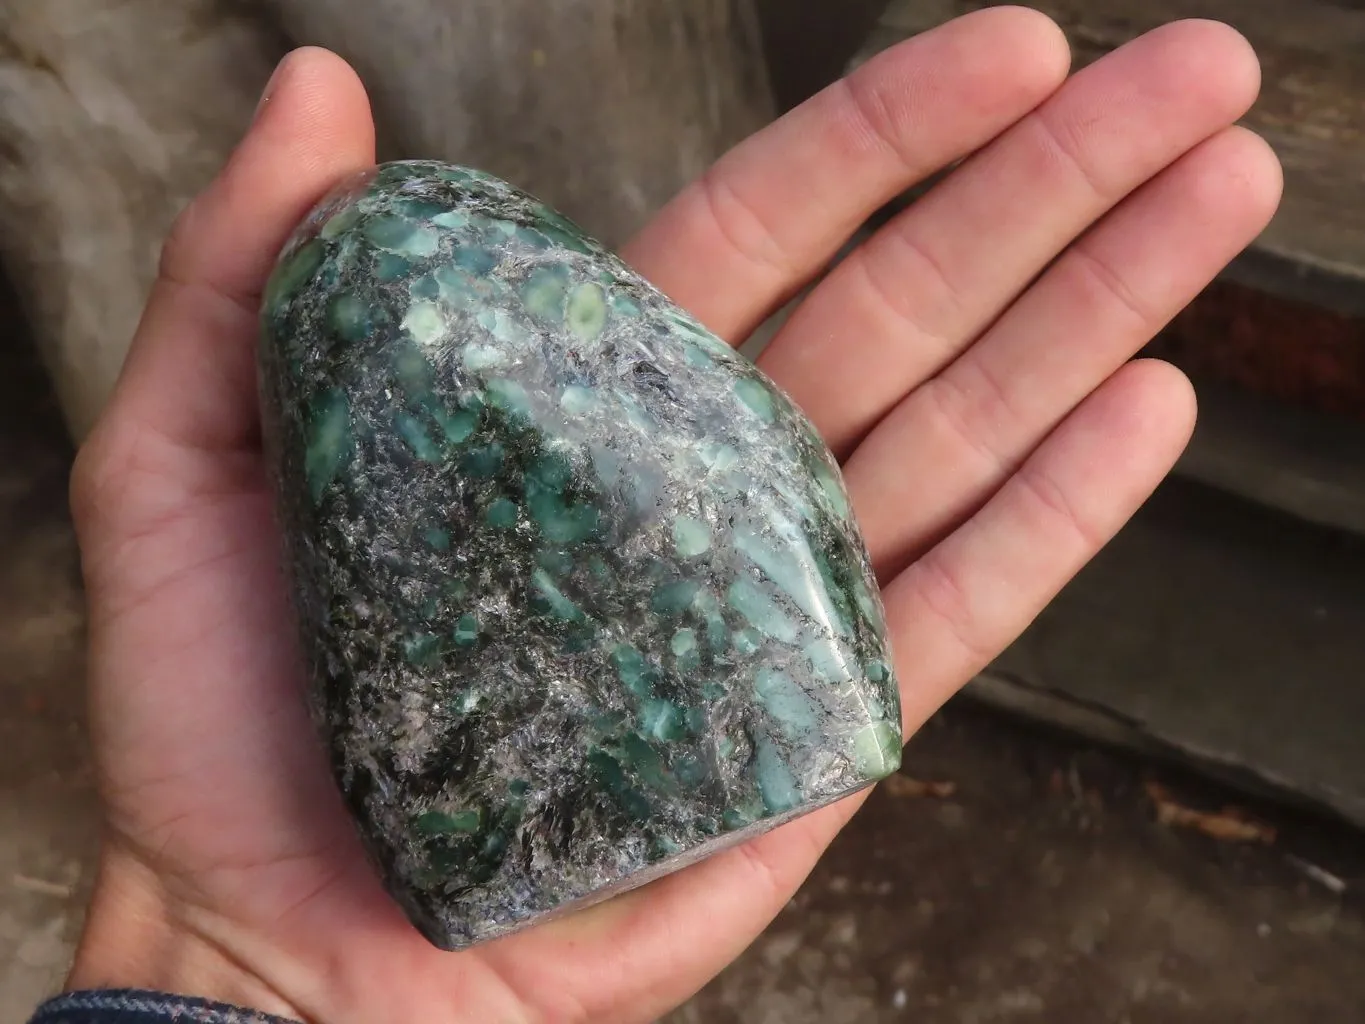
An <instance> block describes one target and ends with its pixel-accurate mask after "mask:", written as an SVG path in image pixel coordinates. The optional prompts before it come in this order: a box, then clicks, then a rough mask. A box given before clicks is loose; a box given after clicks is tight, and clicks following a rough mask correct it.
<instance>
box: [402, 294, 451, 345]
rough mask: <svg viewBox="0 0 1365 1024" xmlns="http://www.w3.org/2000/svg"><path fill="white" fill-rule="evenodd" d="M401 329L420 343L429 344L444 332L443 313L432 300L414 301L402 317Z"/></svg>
mask: <svg viewBox="0 0 1365 1024" xmlns="http://www.w3.org/2000/svg"><path fill="white" fill-rule="evenodd" d="M403 329H404V330H405V331H407V332H408V333H409V334H410V335H412V337H413V340H414V341H416V342H418V343H419V344H421V345H431V344H433V343H434V342H435V341H437V340H438V339H439V338H440V337H441V336H442V335H444V334H445V332H446V319H445V314H444V313H442V312H441V307H440V306H438V305H437V304H436V303H434V302H414V303H413V304H412V305H410V306H409V307H408V312H407V315H406V316H404V317H403Z"/></svg>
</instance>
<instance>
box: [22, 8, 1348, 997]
mask: <svg viewBox="0 0 1365 1024" xmlns="http://www.w3.org/2000/svg"><path fill="white" fill-rule="evenodd" d="M979 6H985V4H983V3H979V2H970V0H893V2H891V3H886V2H885V0H594V2H593V3H591V4H589V3H588V2H587V0H404V2H403V3H401V4H400V3H398V2H397V0H392V2H388V3H379V2H370V3H363V4H362V3H359V2H358V0H0V263H2V264H3V268H4V274H5V282H4V285H3V287H2V288H0V700H3V707H4V714H3V716H0V1024H19V1022H21V1021H23V1020H24V1019H26V1017H27V1015H28V1013H29V1012H30V1010H31V1008H32V1007H33V1006H34V1005H35V1004H36V1002H37V1001H38V1000H39V999H40V998H41V997H43V996H44V995H45V994H47V993H48V992H50V991H51V990H52V989H53V987H54V986H56V985H58V984H60V981H61V977H62V974H63V971H64V970H65V967H66V964H67V960H68V958H69V956H70V953H71V948H72V943H73V941H74V939H75V937H76V935H77V933H78V930H79V927H80V915H81V908H82V906H83V903H84V899H85V897H86V895H87V893H88V887H89V885H90V883H91V869H92V863H93V855H94V843H95V839H96V835H95V817H94V814H95V798H94V794H93V791H92V780H91V775H90V770H89V764H88V757H87V752H86V738H85V733H84V723H83V710H82V700H83V698H82V685H83V670H84V666H83V653H82V643H83V629H84V621H83V614H84V613H83V605H82V595H81V591H80V582H79V576H78V571H77V555H76V550H75V545H74V541H73V538H72V534H71V528H70V522H69V518H68V514H67V510H66V495H65V487H66V474H67V472H68V469H69V465H70V460H71V457H72V452H73V450H74V444H75V443H76V441H78V439H79V438H80V437H81V436H82V435H83V433H84V432H85V430H87V429H88V427H89V423H90V421H91V419H92V418H93V416H94V415H95V413H96V412H97V411H98V408H99V405H100V403H101V402H102V401H103V397H104V395H105V394H107V389H108V386H109V383H110V382H111V380H112V377H113V373H114V372H115V370H116V368H117V365H118V362H119V360H120V359H121V357H122V351H123V347H124V346H125V345H126V342H127V337H128V335H129V334H130V333H131V330H132V326H133V324H134V323H135V320H136V316H137V312H138V310H139V309H140V307H141V303H142V300H143V294H144V291H145V288H146V286H147V284H148V283H149V281H150V278H151V274H152V271H153V269H154V266H155V259H156V250H157V246H158V244H159V242H160V239H161V237H162V236H163V235H164V233H165V231H166V229H167V227H168V226H169V224H170V221H171V219H172V218H173V216H174V215H175V213H176V212H177V211H178V209H179V208H180V207H181V206H182V205H183V204H184V202H185V201H186V200H188V198H189V197H190V196H191V195H193V194H194V192H195V191H197V190H198V188H200V187H201V186H202V185H203V184H204V183H205V182H206V181H207V179H208V177H209V176H210V175H211V174H212V173H213V171H214V169H215V168H216V167H217V165H218V164H219V163H220V162H221V160H222V159H223V157H224V156H225V155H226V153H227V152H228V150H229V149H230V147H231V146H232V144H233V143H234V141H235V139H236V138H237V136H238V135H239V133H240V132H241V130H242V129H243V127H244V126H245V124H246V122H247V120H248V119H249V117H250V113H251V110H252V108H253V107H254V105H255V101H256V96H257V94H258V93H259V91H260V88H261V87H262V86H263V85H264V83H265V80H266V78H267V77H268V74H269V71H270V69H271V67H272V66H273V64H274V62H275V61H276V59H277V58H278V57H279V56H280V55H281V54H282V53H283V52H284V51H285V49H287V48H288V47H289V46H291V45H293V44H296V43H317V44H320V45H325V46H329V47H331V48H333V49H335V50H337V51H338V52H340V53H342V54H343V55H344V56H346V57H347V58H348V59H350V60H351V61H352V62H353V63H354V64H355V66H356V67H357V68H358V69H359V70H360V71H361V72H362V75H363V76H364V77H365V79H366V82H367V85H368V86H369V87H370V89H371V92H372V94H373V96H374V98H375V103H376V112H377V115H378V118H379V122H380V129H381V139H382V143H383V148H384V150H385V153H384V155H385V156H395V155H407V156H436V157H446V158H452V159H459V160H461V161H462V162H467V163H471V164H474V165H478V166H483V167H485V168H486V169H488V170H491V171H493V172H495V173H498V174H500V175H503V176H505V177H508V178H510V179H512V180H514V181H517V182H518V183H519V184H522V185H524V186H526V187H528V188H529V189H530V190H531V191H533V192H538V193H540V194H541V195H543V196H544V197H545V198H546V199H547V200H549V201H550V202H551V203H553V204H555V205H558V206H560V207H561V208H563V209H564V210H565V211H566V212H567V213H569V214H570V215H571V216H573V217H574V218H575V219H577V220H579V221H580V222H581V223H583V224H584V225H585V226H586V227H588V228H589V230H591V231H593V232H595V233H597V234H598V235H600V236H601V237H603V238H604V239H605V240H606V241H608V242H610V243H613V244H614V243H619V242H620V241H622V240H623V239H624V238H625V237H626V236H627V235H628V234H629V233H630V231H632V230H633V229H634V228H635V227H637V226H638V225H639V224H640V223H641V222H642V221H643V220H644V219H645V218H646V217H647V216H648V215H649V214H650V213H651V212H652V211H653V210H654V209H656V208H657V207H658V206H659V205H660V204H662V202H663V201H664V200H665V199H667V197H668V196H669V195H671V194H672V193H673V192H674V191H675V190H676V189H677V188H678V187H680V186H681V185H682V184H683V183H684V182H686V181H687V180H689V179H690V178H692V177H693V176H695V174H697V173H699V172H700V171H701V170H702V169H703V168H704V167H705V166H707V165H708V164H709V163H710V162H711V161H712V160H714V159H715V158H716V157H717V156H719V155H720V153H722V152H724V150H725V149H727V148H728V147H729V146H730V145H732V144H733V143H735V142H736V141H738V140H739V139H741V138H743V137H744V136H745V135H747V134H749V133H750V132H752V131H753V130H755V129H756V128H758V127H760V126H761V125H762V124H764V123H766V122H767V121H769V120H771V119H772V118H773V117H775V116H777V115H778V114H779V113H780V112H781V111H783V110H785V109H787V108H789V107H791V106H792V105H794V104H796V103H798V102H800V101H801V100H802V99H804V98H806V97H807V96H809V95H811V94H812V93H814V92H815V91H817V90H818V89H820V88H822V87H823V86H824V85H826V84H828V83H829V82H830V81H832V80H833V79H835V78H837V77H838V76H839V75H840V74H842V73H844V72H845V71H846V70H848V69H849V68H850V67H852V66H855V65H856V64H857V63H859V62H860V61H862V60H864V59H866V58H867V57H868V56H870V55H871V54H873V53H875V52H877V51H879V50H880V49H882V48H884V47H886V46H889V45H891V44H893V43H894V42H896V41H898V40H900V39H904V38H906V37H908V36H911V35H914V34H916V33H918V32H921V31H924V30H926V29H928V28H931V27H933V26H934V25H936V24H939V23H941V22H942V21H945V20H947V19H949V18H951V17H953V16H955V15H957V14H960V13H964V12H966V11H968V10H971V9H973V8H975V7H979ZM1032 6H1036V7H1038V8H1040V9H1042V10H1044V11H1045V12H1046V13H1048V14H1050V15H1052V16H1053V17H1055V18H1056V19H1057V20H1058V21H1059V23H1060V24H1061V25H1062V26H1063V27H1064V28H1065V29H1066V31H1067V33H1068V35H1069V36H1070V38H1071V41H1072V45H1073V49H1074V51H1075V53H1076V60H1075V64H1076V66H1077V67H1079V66H1081V65H1083V64H1085V63H1087V62H1089V61H1090V60H1093V59H1095V58H1096V57H1098V56H1100V55H1102V54H1103V53H1105V52H1107V51H1108V50H1109V49H1112V48H1113V47H1115V46H1117V45H1120V44H1121V43H1123V42H1124V41H1126V40H1127V39H1129V38H1131V37H1132V36H1134V35H1136V34H1138V33H1139V32H1141V31H1144V30H1146V29H1148V28H1151V27H1154V26H1155V25H1156V24H1159V23H1161V22H1164V21H1168V20H1172V19H1175V18H1180V17H1190V16H1200V17H1215V18H1219V19H1220V20H1224V21H1228V22H1230V23H1231V24H1233V25H1234V26H1236V27H1237V28H1238V29H1240V30H1241V31H1242V32H1243V33H1244V34H1246V35H1247V36H1249V37H1250V39H1251V40H1252V42H1253V43H1254V44H1255V45H1256V47H1257V49H1258V51H1259V53H1260V55H1261V58H1262V62H1263V65H1264V69H1265V86H1264V91H1263V94H1262V98H1261V100H1260V102H1259V103H1258V104H1257V106H1256V108H1255V109H1254V110H1253V111H1252V113H1251V114H1250V115H1249V116H1248V118H1247V123H1248V124H1249V125H1251V126H1252V127H1254V128H1256V129H1257V130H1258V131H1260V132H1261V133H1262V134H1264V135H1265V136H1266V137H1267V138H1268V139H1269V140H1270V141H1271V143H1272V144H1273V145H1274V146H1275V148H1276V149H1277V151H1278V152H1279V154H1280V157H1281V159H1282V161H1283V162H1284V164H1285V169H1286V192H1285V200H1284V204H1283V207H1282V209H1281V211H1280V213H1279V215H1278V216H1277V218H1276V220H1275V222H1274V224H1272V226H1271V227H1270V229H1269V230H1268V231H1267V232H1266V233H1265V234H1264V235H1263V236H1262V238H1261V239H1260V240H1258V242H1257V243H1256V244H1255V245H1253V246H1252V247H1251V249H1249V250H1248V251H1247V252H1246V253H1245V254H1244V256H1243V257H1242V258H1241V259H1239V260H1238V261H1237V263H1236V264H1235V265H1234V266H1233V267H1231V268H1230V269H1229V270H1228V272H1227V273H1226V274H1225V275H1224V276H1223V278H1222V279H1220V280H1219V281H1218V282H1216V283H1215V284H1214V285H1212V286H1211V287H1210V288H1208V289H1207V290H1206V291H1205V293H1204V294H1203V295H1202V296H1201V297H1200V298H1199V299H1198V300H1197V301H1196V302H1195V303H1194V304H1193V305H1192V306H1191V307H1190V308H1189V309H1188V310H1187V311H1186V313H1185V314H1183V315H1182V316H1181V317H1180V318H1179V319H1178V320H1177V321H1176V322H1175V323H1174V324H1172V325H1171V327H1170V328H1169V329H1168V330H1167V331H1166V332H1164V333H1163V335H1162V336H1161V337H1160V338H1159V339H1158V340H1157V341H1156V342H1155V343H1154V344H1153V345H1152V347H1151V352H1150V354H1155V355H1159V356H1162V357H1164V358H1167V359H1170V360H1172V361H1173V362H1175V363H1176V364H1178V365H1180V366H1181V367H1182V368H1184V369H1185V370H1186V371H1187V372H1189V373H1190V374H1191V376H1192V377H1193V378H1194V380H1195V381H1196V384H1197V386H1198V389H1199V392H1200V398H1201V421H1200V426H1199V429H1198V433H1197V435H1196V438H1195V441H1194V443H1193V445H1192V446H1191V449H1190V451H1189V453H1188V455H1187V456H1186V457H1185V459H1184V460H1183V462H1182V463H1181V465H1180V467H1179V469H1178V471H1177V473H1176V474H1175V475H1174V476H1173V478H1172V479H1171V480H1170V481H1169V482H1168V483H1167V484H1166V485H1164V486H1163V487H1162V489H1161V490H1160V492H1159V493H1158V494H1157V495H1156V497H1155V498H1154V499H1153V500H1152V501H1151V502H1150V503H1149V504H1148V506H1147V507H1146V508H1145V509H1144V510H1143V511H1142V512H1141V513H1140V514H1139V516H1138V517H1137V518H1136V519H1135V520H1134V522H1133V523H1132V524H1131V525H1130V526H1129V527H1128V528H1127V529H1126V530H1125V531H1124V532H1123V533H1122V534H1121V536H1120V537H1119V538H1118V540H1117V541H1116V542H1115V543H1114V544H1113V545H1111V547H1110V548H1109V549H1107V550H1106V551H1105V552H1104V554H1103V555H1102V556H1101V557H1100V558H1099V559H1098V560H1097V561H1096V562H1095V563H1094V564H1093V565H1092V566H1091V567H1089V568H1088V569H1087V570H1086V571H1085V572H1084V573H1083V574H1082V575H1081V577H1080V578H1078V579H1077V580H1076V581H1075V583H1074V584H1073V585H1072V586H1071V587H1069V588H1068V589H1067V591H1066V592H1064V593H1063V595H1062V596H1061V597H1060V598H1059V599H1058V600H1057V601H1056V602H1055V603H1054V604H1053V606H1052V607H1051V608H1050V609H1049V610H1048V611H1047V612H1046V613H1045V614H1044V615H1043V616H1042V618H1041V619H1040V620H1039V621H1038V622H1037V623H1036V624H1035V626H1034V627H1033V628H1032V629H1031V630H1030V631H1029V632H1028V634H1027V635H1026V636H1025V637H1024V638H1023V639H1021V640H1020V641H1019V642H1018V643H1017V644H1016V645H1015V646H1014V647H1013V648H1012V649H1011V650H1010V651H1008V652H1007V653H1006V654H1005V655H1004V656H1003V657H1002V658H1001V659H1000V660H999V661H998V663H997V664H995V665H993V666H992V667H991V668H990V669H989V670H988V671H987V672H985V673H984V674H983V675H982V677H981V678H980V679H978V680H976V681H975V682H974V683H973V684H972V685H971V686H970V687H969V689H968V691H967V692H966V693H965V694H964V695H963V697H962V698H960V699H959V700H958V701H956V702H955V703H954V704H952V705H951V706H950V707H949V708H947V709H946V710H945V711H944V712H943V713H942V714H941V715H940V716H939V717H938V718H937V719H935V720H934V721H933V722H932V723H931V724H930V725H929V726H928V727H927V728H926V729H925V730H923V732H922V733H921V734H920V735H919V736H917V737H916V738H915V739H914V740H913V741H912V743H911V745H910V747H909V750H908V752H907V757H906V764H905V766H904V768H903V769H902V772H901V774H900V775H899V776H897V777H895V778H893V779H892V780H891V781H890V782H889V783H887V784H885V785H883V786H882V787H880V788H879V790H878V792H877V793H876V794H875V795H874V796H873V798H872V800H871V801H870V802H869V804H868V805H867V807H866V809H865V810H864V811H863V812H862V813H861V814H860V815H859V817H858V818H857V819H856V820H855V822H854V823H853V825H852V826H851V827H850V828H849V829H848V830H847V831H846V833H845V834H844V835H843V836H842V837H841V838H840V839H839V841H838V842H837V843H836V844H835V846H834V848H833V849H832V850H831V851H830V853H829V855H828V857H827V858H826V859H825V860H824V862H823V863H822V865H821V867H820V868H819V869H818V870H817V872H816V873H815V875H814V876H813V877H812V878H811V880H810V881H809V883H808V884H807V885H806V887H805V888H804V889H803V891H802V892H801V894H800V895H799V896H798V897H797V898H796V899H795V900H794V901H793V902H792V904H791V905H790V906H789V907H788V908H787V909H786V911H784V912H783V914H782V915H781V916H780V918H779V919H778V921H777V922H775V924H774V925H773V926H772V928H771V929H770V930H769V931H768V933H767V934H766V935H765V936H764V937H763V938H762V939H761V940H760V941H759V942H758V943H757V944H756V945H755V946H754V947H753V948H752V949H751V950H750V951H749V952H748V953H747V954H746V955H745V956H744V957H743V958H742V959H741V961H740V962H739V963H737V964H736V965H735V966H734V967H733V968H731V969H730V970H729V971H728V972H726V974H725V975H723V976H722V977H721V978H720V979H718V980H717V981H716V982H714V983H713V984H712V985H711V986H709V987H708V988H707V989H706V990H705V991H704V992H702V993H701V994H700V995H699V996H698V997H697V998H696V999H695V1000H694V1001H693V1002H692V1003H691V1004H689V1005H688V1006H687V1007H685V1008H683V1009H681V1010H679V1011H678V1012H677V1013H676V1014H674V1015H673V1016H672V1018H670V1019H671V1020H673V1021H676V1022H717V1024H728V1022H732V1021H734V1022H738V1021H740V1020H744V1021H745V1022H746V1024H755V1022H770V1021H771V1022H782V1024H805V1022H822V1024H845V1022H863V1021H868V1022H881V1021H899V1020H911V1019H913V1020H918V1021H926V1022H936V1021H943V1022H955V1024H977V1022H981V1024H985V1022H993V1021H1015V1020H1025V1021H1027V1020H1047V1021H1050V1022H1052V1024H1091V1022H1114V1024H1120V1022H1131V1024H1139V1022H1151V1024H1165V1022H1173V1024H1179V1022H1186V1021H1189V1022H1194V1021H1199V1022H1201V1024H1219V1022H1229V1024H1231V1022H1240V1021H1248V1020H1256V1021H1267V1022H1273V1024H1278V1022H1299V1021H1310V1020H1311V1021H1314V1022H1321V1024H1334V1022H1343V1024H1346V1022H1359V1021H1360V1020H1362V1019H1365V971H1362V970H1361V969H1360V965H1361V964H1362V963H1365V918H1363V917H1362V907H1363V906H1365V899H1362V896H1363V895H1365V838H1362V832H1361V830H1362V828H1365V738H1362V733H1363V731H1365V730H1362V726H1365V2H1362V0H1304V2H1302V3H1299V4H1293V5H1291V4H1285V3H1283V2H1282V0H1142V2H1141V3H1139V2H1138V0H1045V2H1038V3H1034V4H1033V5H1032ZM433 96H439V97H442V101H441V102H439V103H435V102H432V99H431V98H432V97H433ZM913 200H914V196H913V195H907V196H906V197H904V199H903V202H906V203H908V202H913ZM890 212H891V211H890V210H888V211H886V214H889V213H890ZM871 226H872V225H870V226H869V227H871ZM768 333H770V332H760V334H759V336H758V337H756V338H755V339H754V341H753V342H751V343H750V346H749V350H750V351H754V350H755V349H756V348H757V347H759V346H761V345H762V343H763V339H764V338H765V337H766V336H768Z"/></svg>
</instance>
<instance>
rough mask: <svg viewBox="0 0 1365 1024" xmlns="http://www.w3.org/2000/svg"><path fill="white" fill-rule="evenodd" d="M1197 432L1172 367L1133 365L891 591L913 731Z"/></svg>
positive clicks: (1130, 508) (1119, 520) (1052, 591)
mask: <svg viewBox="0 0 1365 1024" xmlns="http://www.w3.org/2000/svg"><path fill="white" fill-rule="evenodd" d="M1193 426H1194V393H1193V391H1192V390H1191V388H1190V386H1189V382H1188V381H1187V380H1186V379H1185V377H1184V376H1183V375H1182V374H1181V373H1180V372H1179V371H1178V370H1176V369H1174V368H1173V367H1171V366H1169V365H1167V364H1165V363H1159V362H1155V361H1151V360H1143V361H1139V362H1134V363H1130V364H1128V365H1127V366H1125V367H1123V368H1122V369H1121V370H1120V371H1119V372H1118V373H1117V374H1115V375H1114V376H1113V377H1111V378H1110V379H1109V380H1108V381H1107V382H1106V383H1105V384H1104V386H1103V387H1101V388H1100V389H1099V390H1098V391H1096V392H1095V393H1094V394H1093V395H1091V396H1090V397H1089V398H1088V399H1086V401H1085V402H1083V403H1082V404H1081V405H1080V406H1079V407H1078V408H1077V409H1076V411H1075V412H1074V413H1072V415H1071V416H1070V417H1068V418H1067V419H1066V420H1065V421H1064V422H1063V423H1062V424H1061V426H1059V427H1058V428H1057V430H1056V432H1055V433H1053V434H1052V435H1051V436H1050V437H1049V438H1048V439H1047V440H1046V441H1045V442H1044V443H1043V445H1042V446H1041V447H1039V448H1038V450H1037V451H1036V452H1034V453H1033V454H1032V455H1031V456H1030V457H1029V459H1028V460H1027V461H1026V462H1025V463H1024V464H1023V466H1022V467H1020V469H1019V471H1018V472H1017V473H1016V474H1015V475H1014V476H1013V477H1011V478H1010V480H1009V481H1008V482H1007V483H1006V484H1005V485H1004V487H1003V488H1001V489H1000V491H999V492H998V493H997V494H996V495H995V496H994V497H992V498H991V499H990V501H988V502H987V503H986V505H985V506H983V507H982V509H981V510H980V511H979V512H977V513H976V515H974V516H973V517H972V518H971V519H970V520H968V521H967V523H966V524H965V525H963V526H961V527H959V528H958V529H957V530H956V531H955V532H954V533H953V534H952V535H951V536H949V537H948V538H946V539H945V540H943V541H942V542H941V543H939V544H938V545H937V546H936V547H935V548H933V550H931V551H930V552H929V553H928V554H926V555H925V556H924V557H923V558H921V559H920V560H919V561H918V562H916V563H914V564H913V565H911V566H910V567H909V568H908V569H906V570H905V571H904V572H902V573H901V574H900V575H899V576H897V577H896V578H895V579H894V580H893V581H892V582H891V583H890V584H889V585H888V586H887V587H885V588H884V590H883V598H884V599H885V601H886V610H887V620H888V625H889V627H890V630H891V636H892V637H893V643H894V645H895V649H896V651H897V652H898V653H899V655H900V657H901V658H902V659H904V664H903V665H902V666H901V667H900V672H899V674H900V677H901V680H902V684H901V702H902V708H903V714H904V719H905V722H906V723H907V728H915V727H918V726H919V725H920V724H922V723H923V722H924V721H926V720H927V719H928V717H929V716H930V715H932V714H933V713H934V711H935V710H937V709H938V707H939V706H940V705H941V704H942V703H943V702H944V701H945V700H947V699H948V697H950V696H951V695H952V694H953V693H954V692H955V691H956V690H957V689H958V688H959V687H960V686H961V685H962V684H963V682H965V681H966V680H967V679H969V678H971V677H972V676H973V675H975V674H976V673H977V672H979V671H980V670H981V669H982V668H984V667H985V666H986V665H987V664H988V663H989V662H990V661H991V660H993V659H994V658H995V657H996V656H997V655H998V654H999V653H1000V652H1001V651H1002V650H1004V648H1005V647H1006V646H1007V645H1008V644H1010V643H1012V642H1013V641H1014V640H1015V639H1016V638H1017V637H1018V636H1019V634H1021V633H1022V632H1023V631H1024V629H1025V628H1026V627H1027V626H1028V625H1029V623H1030V622H1032V620H1033V619H1034V617H1035V616H1036V615H1037V614H1038V613H1039V612H1040V611H1042V610H1043V608H1044V607H1045V606H1046V605H1047V603H1048V602H1049V601H1051V600H1052V598H1053V597H1055V596H1056V594H1057V593H1058V591H1060V590H1061V588H1062V587H1063V586H1064V585H1065V584H1066V583H1067V582H1068V581H1069V580H1070V579H1071V578H1072V577H1073V576H1074V575H1075V574H1076V573H1077V572H1078V571H1080V569H1081V567H1082V566H1084V565H1085V563H1086V562H1087V561H1089V560H1090V558H1091V557H1093V556H1094V555H1095V553H1096V552H1097V551H1099V550H1100V548H1101V547H1102V546H1104V544H1106V543H1107V542H1108V541H1109V540H1110V539H1111V538H1112V537H1113V536H1114V534H1115V533H1117V532H1118V530H1119V528H1120V527H1121V526H1122V525H1123V524H1124V523H1125V522H1127V520H1128V519H1129V517H1130V516H1131V515H1132V514H1133V513H1134V512H1135V511H1136V510H1137V509H1138V507H1139V506H1140V505H1141V504H1142V503H1143V502H1144V501H1145V500H1146V499H1147V498H1148V496H1150V494H1151V493H1152V491H1153V490H1154V489H1155V488H1156V486H1157V484H1158V483H1159V482H1160V481H1161V479H1162V478H1163V477H1164V476H1165V475H1166V474H1167V473H1168V472H1169V471H1170V469H1171V467H1172V466H1173V465H1174V464H1175V461H1176V459H1177V458H1178V457H1179V455H1180V452H1181V451H1182V450H1183V448H1184V446H1185V444H1186V443H1187V442H1188V440H1189V436H1190V432H1191V430H1192V429H1193Z"/></svg>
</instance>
